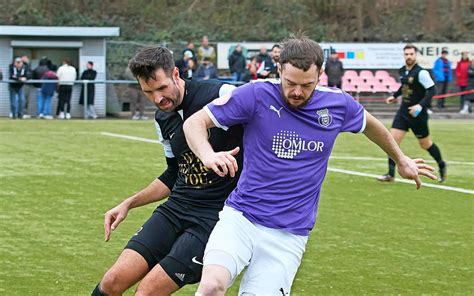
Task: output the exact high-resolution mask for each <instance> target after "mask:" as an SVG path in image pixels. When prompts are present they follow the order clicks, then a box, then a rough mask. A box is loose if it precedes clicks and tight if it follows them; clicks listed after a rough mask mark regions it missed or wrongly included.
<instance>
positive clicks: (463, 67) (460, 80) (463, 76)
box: [455, 52, 471, 114]
mask: <svg viewBox="0 0 474 296" xmlns="http://www.w3.org/2000/svg"><path fill="white" fill-rule="evenodd" d="M470 65H471V62H470V61H469V55H468V53H467V52H463V53H462V54H461V60H460V61H459V62H458V64H457V66H456V70H455V73H456V84H457V85H458V86H459V90H460V91H465V90H466V88H467V69H468V68H469V66H470ZM465 100H466V95H461V101H460V103H461V110H460V111H459V113H461V114H467V113H469V104H464V102H465Z"/></svg>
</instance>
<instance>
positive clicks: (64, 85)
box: [57, 59, 77, 119]
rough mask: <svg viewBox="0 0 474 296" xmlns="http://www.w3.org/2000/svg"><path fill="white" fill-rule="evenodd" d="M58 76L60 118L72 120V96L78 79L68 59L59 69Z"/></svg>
mask: <svg viewBox="0 0 474 296" xmlns="http://www.w3.org/2000/svg"><path fill="white" fill-rule="evenodd" d="M57 76H58V80H59V91H58V98H59V118H60V119H71V95H72V86H73V85H74V80H76V78H77V72H76V68H74V67H73V66H71V62H70V61H69V60H68V59H64V60H63V64H62V66H61V67H59V68H58V73H57ZM65 108H66V109H65Z"/></svg>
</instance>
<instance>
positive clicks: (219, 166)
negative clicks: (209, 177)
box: [202, 147, 240, 177]
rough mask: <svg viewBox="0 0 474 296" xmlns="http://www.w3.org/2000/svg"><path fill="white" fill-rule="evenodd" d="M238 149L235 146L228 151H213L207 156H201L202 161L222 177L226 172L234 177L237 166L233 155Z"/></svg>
mask: <svg viewBox="0 0 474 296" xmlns="http://www.w3.org/2000/svg"><path fill="white" fill-rule="evenodd" d="M239 151H240V148H239V147H236V148H234V149H232V150H230V151H222V152H214V153H212V154H211V155H209V156H206V157H203V159H202V163H203V164H204V165H205V166H206V167H208V168H210V169H211V170H213V171H214V172H215V173H216V174H217V175H218V176H220V177H224V176H226V175H227V174H229V175H230V176H231V177H235V173H236V172H237V171H238V170H239V167H238V165H237V161H236V160H235V157H234V155H236V154H237V153H239Z"/></svg>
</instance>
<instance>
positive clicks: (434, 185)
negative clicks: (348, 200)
mask: <svg viewBox="0 0 474 296" xmlns="http://www.w3.org/2000/svg"><path fill="white" fill-rule="evenodd" d="M328 171H330V172H336V173H342V174H348V175H354V176H360V177H370V178H377V177H378V175H374V174H368V173H362V172H356V171H349V170H343V169H336V168H328ZM395 182H398V183H406V184H415V182H414V181H411V180H406V179H395ZM423 186H425V187H432V188H437V189H442V190H449V191H456V192H461V193H467V194H474V190H469V189H464V188H459V187H451V186H445V185H437V184H431V183H423V185H422V187H423Z"/></svg>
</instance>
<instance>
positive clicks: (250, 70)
mask: <svg viewBox="0 0 474 296" xmlns="http://www.w3.org/2000/svg"><path fill="white" fill-rule="evenodd" d="M257 69H258V63H257V56H254V57H253V58H252V59H251V60H250V63H249V64H248V66H247V71H245V76H244V81H245V82H250V81H251V80H256V79H258V74H257Z"/></svg>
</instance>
